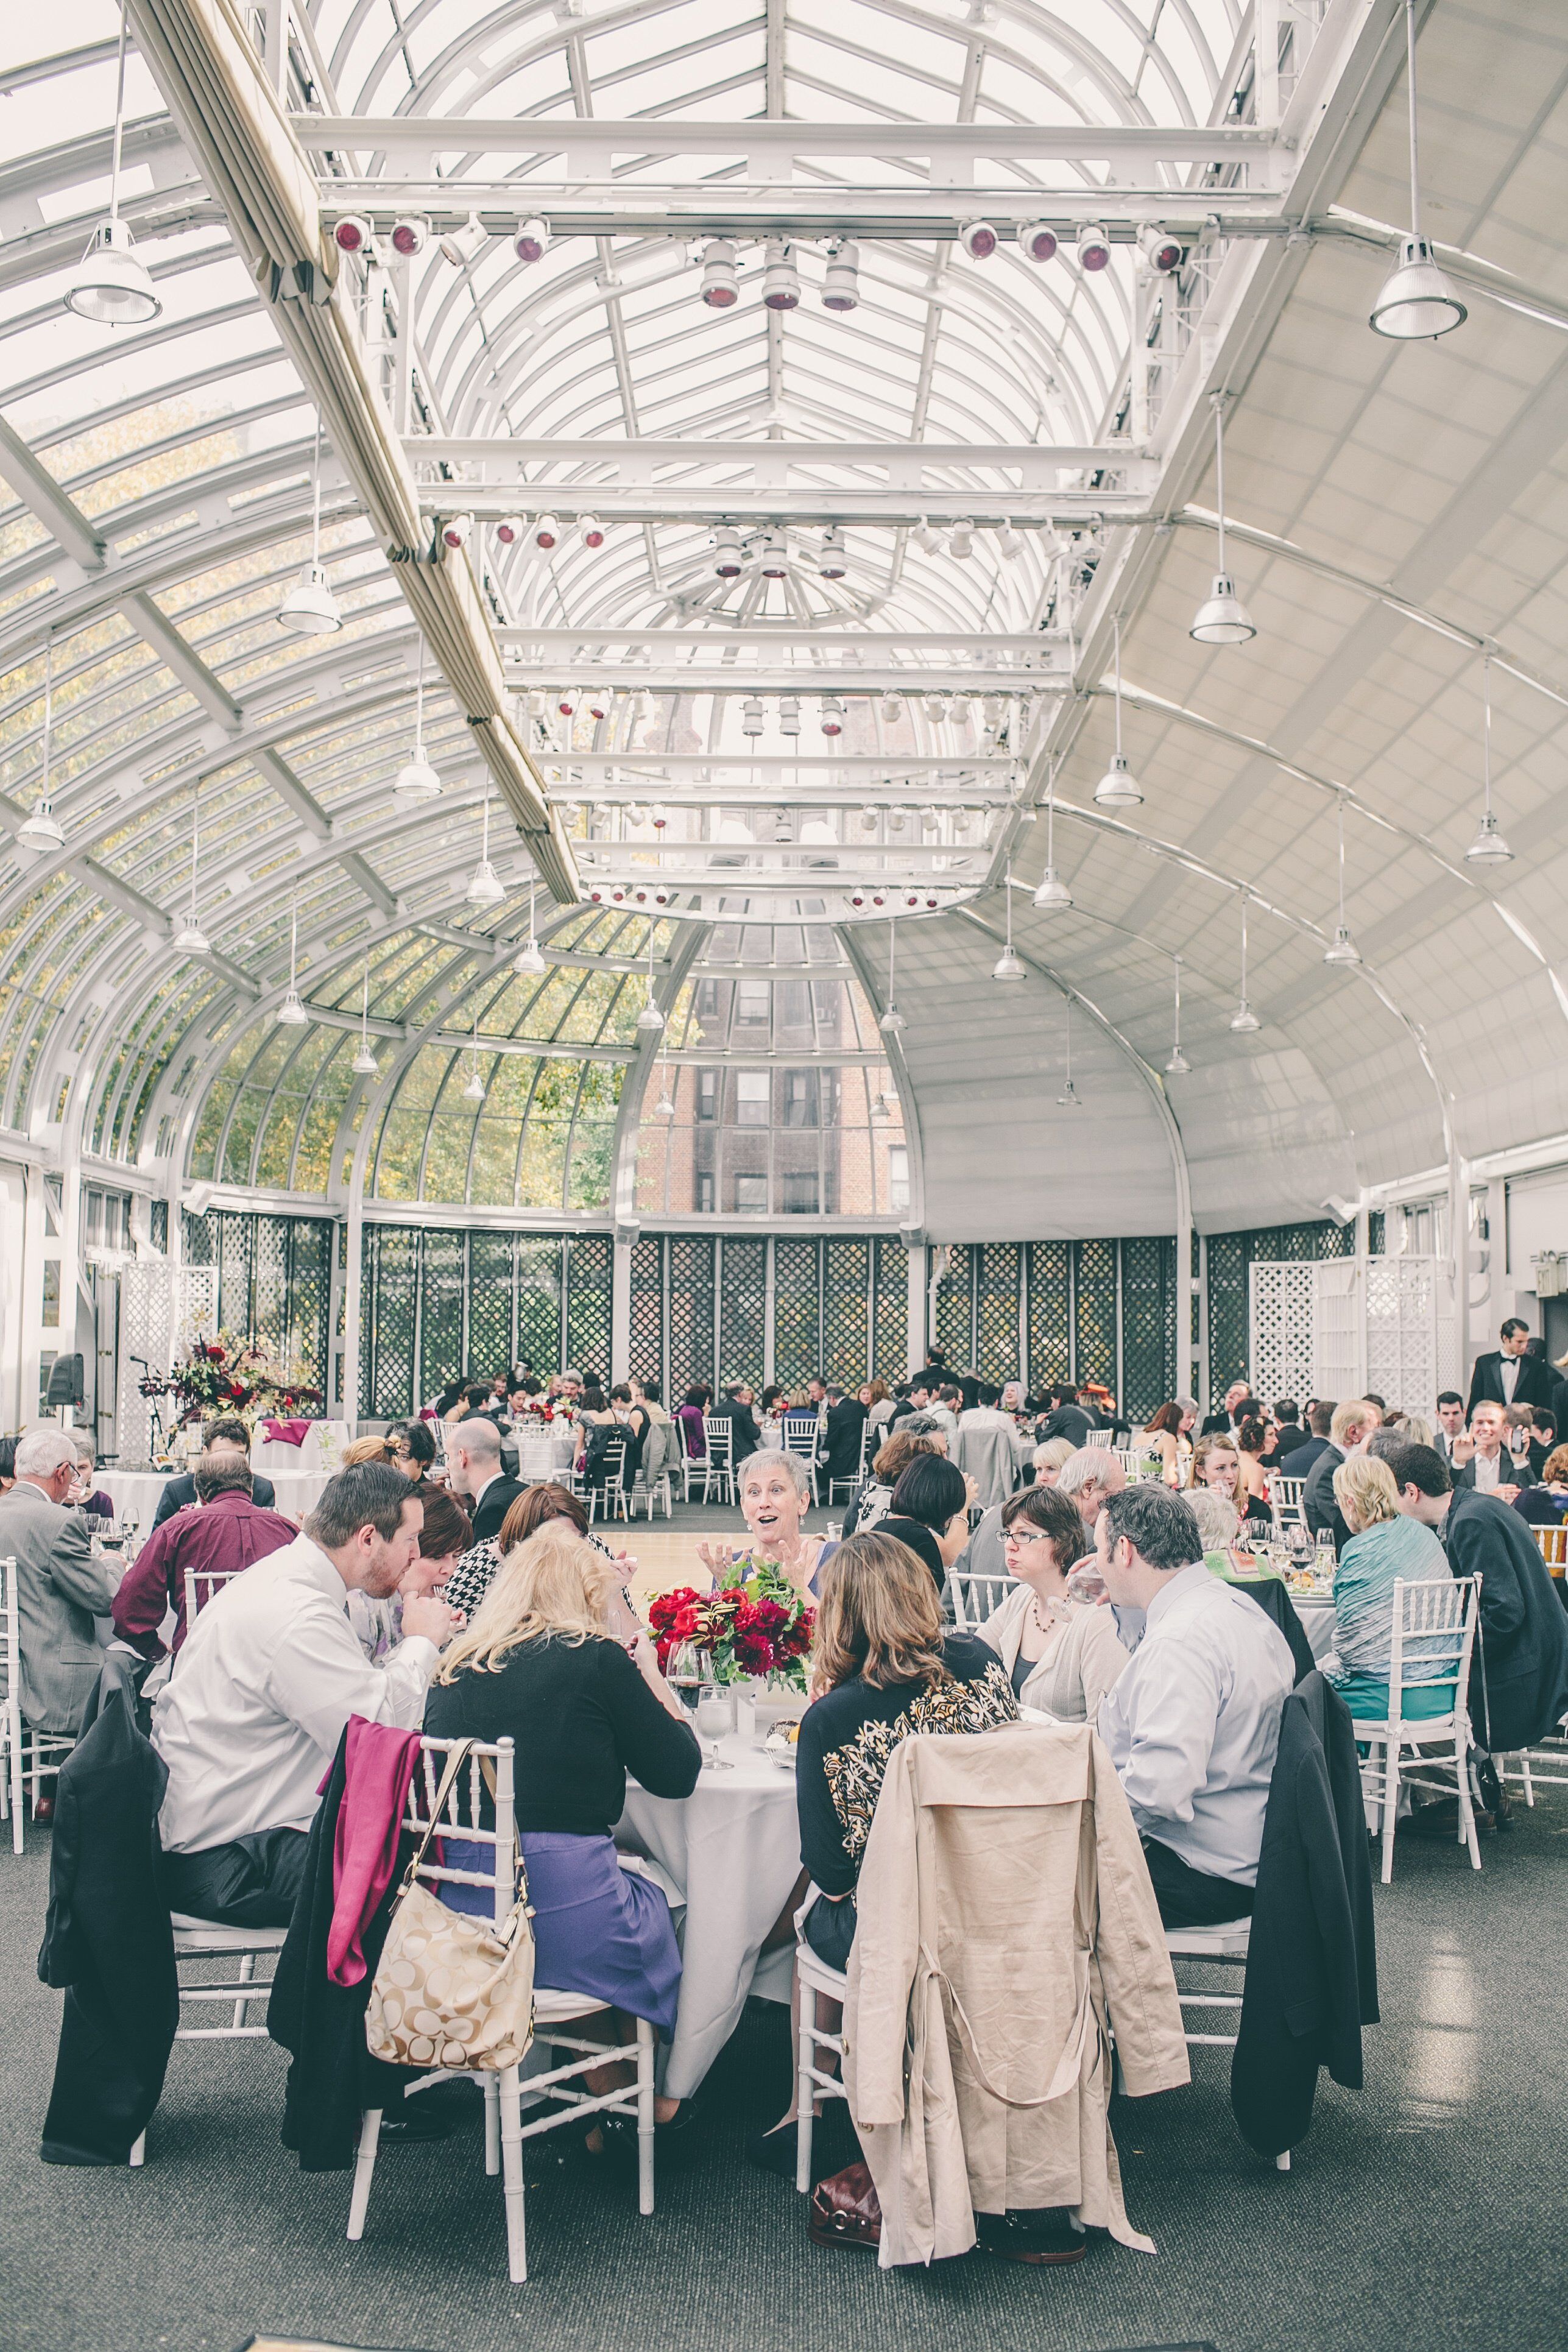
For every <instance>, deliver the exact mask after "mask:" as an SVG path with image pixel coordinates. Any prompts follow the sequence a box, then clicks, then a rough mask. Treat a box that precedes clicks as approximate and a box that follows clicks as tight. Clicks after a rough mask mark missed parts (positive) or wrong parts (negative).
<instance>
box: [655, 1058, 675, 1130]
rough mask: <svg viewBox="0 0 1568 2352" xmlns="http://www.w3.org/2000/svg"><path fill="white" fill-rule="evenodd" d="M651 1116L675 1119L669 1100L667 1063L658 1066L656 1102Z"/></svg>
mask: <svg viewBox="0 0 1568 2352" xmlns="http://www.w3.org/2000/svg"><path fill="white" fill-rule="evenodd" d="M653 1115H654V1117H655V1118H674V1117H675V1105H674V1103H673V1102H671V1100H670V1098H669V1065H668V1062H665V1063H661V1065H660V1066H659V1078H658V1101H657V1102H656V1103H655V1105H654V1107H653Z"/></svg>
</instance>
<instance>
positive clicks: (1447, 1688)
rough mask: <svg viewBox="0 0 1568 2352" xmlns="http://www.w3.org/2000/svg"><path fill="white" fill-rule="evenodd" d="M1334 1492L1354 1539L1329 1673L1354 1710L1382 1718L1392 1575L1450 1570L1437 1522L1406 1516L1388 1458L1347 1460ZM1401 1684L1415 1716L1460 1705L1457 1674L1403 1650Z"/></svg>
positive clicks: (1345, 1563) (1337, 1603)
mask: <svg viewBox="0 0 1568 2352" xmlns="http://www.w3.org/2000/svg"><path fill="white" fill-rule="evenodd" d="M1334 1498H1335V1500H1336V1501H1337V1502H1338V1504H1339V1507H1340V1510H1341V1513H1342V1516H1343V1518H1344V1522H1345V1525H1346V1527H1347V1528H1349V1529H1350V1541H1349V1542H1348V1543H1347V1544H1346V1546H1345V1548H1344V1549H1343V1550H1342V1552H1341V1554H1340V1560H1339V1567H1338V1568H1337V1570H1335V1572H1334V1647H1333V1654H1332V1655H1331V1656H1330V1657H1328V1658H1325V1660H1324V1661H1323V1672H1324V1674H1325V1675H1327V1676H1328V1678H1329V1680H1330V1682H1331V1683H1332V1684H1333V1685H1334V1688H1335V1689H1336V1690H1337V1691H1338V1692H1339V1695H1340V1696H1341V1697H1342V1699H1343V1700H1344V1703H1345V1705H1346V1706H1348V1707H1349V1708H1350V1711H1351V1713H1352V1715H1358V1716H1360V1717H1363V1719H1364V1720H1369V1721H1373V1720H1375V1721H1379V1722H1380V1721H1381V1720H1382V1719H1383V1717H1384V1716H1385V1715H1386V1714H1387V1713H1388V1675H1389V1666H1390V1663H1391V1659H1392V1653H1393V1642H1394V1580H1395V1579H1396V1578H1398V1577H1403V1578H1404V1580H1405V1583H1406V1584H1425V1583H1429V1582H1430V1581H1431V1580H1432V1579H1433V1578H1434V1577H1447V1576H1448V1575H1450V1574H1451V1570H1449V1567H1448V1562H1447V1558H1446V1557H1445V1555H1444V1551H1443V1547H1442V1545H1441V1544H1440V1543H1439V1542H1438V1540H1437V1538H1436V1536H1435V1535H1434V1534H1433V1533H1432V1530H1431V1528H1426V1527H1423V1526H1422V1524H1421V1522H1420V1520H1419V1519H1415V1518H1408V1517H1404V1516H1402V1515H1401V1512H1400V1508H1399V1489H1398V1487H1397V1486H1395V1485H1394V1474H1393V1472H1392V1471H1391V1470H1390V1468H1389V1466H1388V1464H1387V1462H1386V1461H1384V1460H1382V1459H1381V1458H1379V1457H1378V1456H1376V1455H1374V1454H1360V1455H1358V1456H1357V1458H1356V1459H1355V1460H1354V1461H1353V1462H1342V1463H1341V1464H1340V1466H1339V1468H1338V1469H1337V1470H1336V1471H1335V1473H1334ZM1403 1685H1404V1696H1403V1697H1402V1699H1401V1708H1402V1711H1403V1713H1404V1714H1405V1716H1407V1717H1409V1718H1410V1719H1411V1720H1412V1721H1417V1720H1419V1719H1420V1718H1421V1717H1430V1716H1434V1715H1447V1713H1448V1711H1449V1709H1450V1708H1451V1707H1452V1706H1453V1704H1454V1684H1453V1679H1452V1677H1451V1676H1450V1678H1449V1680H1448V1681H1447V1682H1446V1683H1439V1682H1436V1681H1435V1680H1434V1677H1433V1675H1432V1672H1431V1670H1430V1668H1424V1666H1423V1664H1422V1661H1421V1659H1420V1657H1419V1655H1410V1656H1406V1657H1405V1661H1404V1675H1403ZM1416 1685H1425V1686H1426V1687H1416Z"/></svg>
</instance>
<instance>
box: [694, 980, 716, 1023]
mask: <svg viewBox="0 0 1568 2352" xmlns="http://www.w3.org/2000/svg"><path fill="white" fill-rule="evenodd" d="M696 1010H697V1018H698V1019H699V1021H717V1020H718V1018H719V983H718V982H717V981H716V980H700V981H699V982H698V983H697V1007H696Z"/></svg>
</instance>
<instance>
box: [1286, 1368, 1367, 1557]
mask: <svg viewBox="0 0 1568 2352" xmlns="http://www.w3.org/2000/svg"><path fill="white" fill-rule="evenodd" d="M1313 1426H1314V1427H1316V1415H1314V1416H1313ZM1382 1426H1383V1413H1382V1411H1381V1409H1380V1408H1379V1407H1378V1406H1377V1405H1375V1404H1373V1402H1372V1399H1371V1398H1370V1397H1347V1398H1346V1399H1345V1401H1344V1402H1343V1403H1342V1404H1337V1405H1335V1407H1334V1409H1333V1412H1332V1414H1331V1417H1330V1421H1329V1443H1328V1444H1327V1445H1325V1446H1324V1448H1323V1450H1322V1452H1321V1454H1319V1456H1318V1458H1317V1460H1316V1461H1315V1462H1314V1463H1313V1464H1312V1466H1311V1468H1310V1471H1309V1472H1308V1473H1307V1483H1306V1485H1305V1486H1303V1487H1302V1489H1301V1508H1302V1511H1303V1512H1304V1514H1305V1515H1306V1520H1307V1525H1308V1527H1309V1528H1310V1530H1311V1532H1312V1534H1313V1535H1314V1536H1327V1537H1328V1538H1330V1540H1331V1542H1332V1544H1333V1547H1334V1549H1335V1550H1336V1551H1338V1550H1340V1549H1341V1548H1342V1546H1343V1545H1345V1544H1347V1543H1348V1542H1349V1541H1350V1529H1349V1528H1347V1527H1346V1525H1345V1523H1344V1518H1343V1517H1342V1513H1341V1511H1340V1507H1339V1505H1338V1504H1337V1503H1336V1502H1335V1500H1334V1472H1335V1471H1336V1470H1337V1469H1338V1468H1339V1466H1340V1464H1341V1463H1342V1462H1348V1461H1349V1460H1350V1458H1351V1456H1352V1454H1364V1453H1365V1452H1366V1450H1367V1448H1368V1446H1369V1445H1370V1444H1371V1443H1372V1441H1373V1437H1374V1436H1375V1435H1376V1433H1377V1432H1378V1430H1379V1429H1381V1427H1382ZM1300 1458H1301V1459H1303V1460H1304V1459H1305V1448H1302V1449H1301V1454H1300Z"/></svg>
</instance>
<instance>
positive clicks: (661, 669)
mask: <svg viewBox="0 0 1568 2352" xmlns="http://www.w3.org/2000/svg"><path fill="white" fill-rule="evenodd" d="M723 643H724V639H723V637H722V636H721V635H720V634H719V632H718V631H715V633H714V647H715V650H719V649H721V647H722V646H723ZM527 667H528V669H529V676H528V678H527V680H526V685H527V686H528V687H530V688H531V687H532V686H533V685H534V683H535V681H536V680H537V679H539V678H541V677H547V678H558V679H559V680H561V682H562V683H563V685H571V686H586V685H599V686H602V687H604V688H605V690H606V691H607V692H625V693H632V692H640V691H642V690H643V689H645V688H646V689H647V692H648V693H650V694H684V695H691V694H719V695H736V694H739V695H748V694H794V695H803V694H804V695H818V694H837V695H841V696H843V697H845V698H854V697H855V696H859V697H860V698H861V699H862V700H864V698H866V697H867V696H868V695H881V694H898V695H901V696H902V697H903V698H905V700H906V701H907V700H910V699H912V698H914V697H915V696H917V695H921V694H968V695H976V694H1010V695H1018V694H1025V693H1027V694H1062V693H1066V692H1067V690H1068V677H1067V675H1066V667H1065V656H1064V666H1063V667H1062V668H1061V669H1059V670H1050V671H1045V670H1034V669H1029V670H1022V669H997V668H995V667H992V666H989V665H987V666H984V667H983V666H981V665H978V664H973V663H969V662H958V661H928V662H921V664H920V665H919V667H916V666H915V665H914V664H913V663H905V664H903V665H902V666H901V667H900V666H898V665H895V664H893V663H890V662H875V661H873V662H868V663H861V664H860V665H859V666H858V667H856V668H854V669H850V668H836V667H830V666H827V665H825V664H821V663H812V664H809V665H808V664H807V663H805V662H804V661H803V662H795V663H789V662H755V663H753V664H752V666H751V667H750V668H741V667H738V666H737V667H734V668H730V669H720V668H719V667H718V666H717V664H708V663H705V664H703V665H702V666H701V667H698V666H697V664H695V663H690V664H688V663H684V662H680V663H676V662H658V663H647V662H633V661H613V660H611V659H610V657H609V656H607V655H604V656H597V657H595V658H593V659H591V660H586V661H584V659H582V658H581V657H580V656H573V655H571V654H566V655H563V656H552V657H551V658H550V659H548V660H545V659H543V658H542V657H536V658H535V659H534V660H533V661H532V662H531V663H530V664H528V665H527ZM515 690H516V691H517V692H518V693H520V694H521V693H522V692H523V691H524V682H523V681H521V680H520V681H519V683H518V685H517V687H516V689H515ZM546 690H548V689H546Z"/></svg>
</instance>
